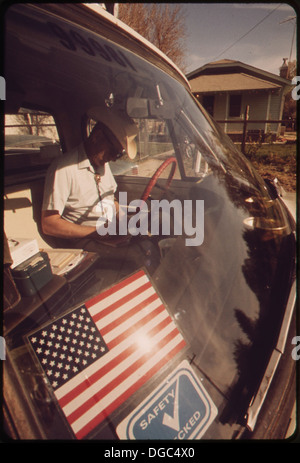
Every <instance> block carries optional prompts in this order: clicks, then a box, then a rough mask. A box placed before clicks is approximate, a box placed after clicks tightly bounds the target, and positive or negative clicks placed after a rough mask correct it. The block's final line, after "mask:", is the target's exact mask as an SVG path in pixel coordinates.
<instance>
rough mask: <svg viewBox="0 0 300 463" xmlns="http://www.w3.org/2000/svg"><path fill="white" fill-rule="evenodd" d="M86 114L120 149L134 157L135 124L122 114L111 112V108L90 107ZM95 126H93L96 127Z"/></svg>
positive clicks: (135, 150)
mask: <svg viewBox="0 0 300 463" xmlns="http://www.w3.org/2000/svg"><path fill="white" fill-rule="evenodd" d="M87 114H88V116H89V117H90V118H91V119H93V120H94V121H95V122H96V126H97V125H98V123H99V125H98V127H100V128H101V129H102V131H103V133H104V134H105V135H106V136H107V137H108V139H109V140H110V141H111V142H112V143H113V145H114V146H115V147H116V148H117V149H119V150H120V151H122V150H125V152H126V154H127V155H128V157H129V158H130V159H134V158H135V157H136V154H137V146H136V141H135V138H136V136H137V133H138V130H137V126H136V124H135V123H134V122H133V121H132V120H131V119H130V118H129V117H128V116H127V115H125V114H124V117H123V116H122V117H120V116H119V115H117V114H114V113H112V111H111V110H107V109H103V108H100V107H95V108H91V109H90V110H89V111H88V113H87ZM96 126H95V128H96Z"/></svg>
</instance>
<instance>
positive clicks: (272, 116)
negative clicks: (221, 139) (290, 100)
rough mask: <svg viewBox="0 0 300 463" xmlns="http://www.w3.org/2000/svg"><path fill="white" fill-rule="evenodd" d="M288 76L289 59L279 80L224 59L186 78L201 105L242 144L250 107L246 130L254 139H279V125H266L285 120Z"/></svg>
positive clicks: (288, 87) (274, 76) (255, 69)
mask: <svg viewBox="0 0 300 463" xmlns="http://www.w3.org/2000/svg"><path fill="white" fill-rule="evenodd" d="M287 72H288V65H287V63H286V59H284V63H283V65H282V66H281V68H280V74H279V75H278V76H277V75H276V74H272V73H270V72H267V71H263V70H261V69H258V68H256V67H253V66H249V65H248V64H244V63H241V62H240V61H233V60H228V59H224V60H220V61H215V62H212V63H208V64H206V65H204V66H202V67H200V68H199V69H196V70H195V71H193V72H190V73H189V74H187V78H188V80H189V82H190V85H191V89H192V92H193V94H194V95H195V96H196V98H197V99H198V100H199V101H200V103H201V104H202V105H203V106H204V107H205V108H206V110H207V111H208V112H209V113H210V114H211V115H212V116H213V117H214V119H215V120H216V121H219V122H220V125H221V126H222V127H223V129H224V131H225V132H226V133H227V134H228V135H229V136H230V137H231V138H232V139H233V140H234V141H240V140H241V137H242V133H243V120H242V119H243V118H244V115H245V110H246V107H247V106H249V112H248V120H249V122H248V123H247V129H248V134H251V135H252V139H255V138H257V136H258V135H259V134H262V135H263V136H264V134H267V133H272V136H273V138H275V137H276V136H278V135H280V130H281V123H280V122H272V123H267V122H265V121H266V120H272V121H279V120H281V119H282V111H283V105H284V98H285V95H286V94H287V93H288V92H289V91H290V90H291V89H292V84H291V81H290V80H288V79H287ZM250 121H259V122H250Z"/></svg>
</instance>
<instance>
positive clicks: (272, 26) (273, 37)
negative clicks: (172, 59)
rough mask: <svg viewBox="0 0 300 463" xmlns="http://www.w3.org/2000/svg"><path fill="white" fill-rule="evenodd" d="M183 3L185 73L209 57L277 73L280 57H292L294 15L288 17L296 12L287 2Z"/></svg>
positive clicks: (208, 59)
mask: <svg viewBox="0 0 300 463" xmlns="http://www.w3.org/2000/svg"><path fill="white" fill-rule="evenodd" d="M184 5H185V11H186V27H187V39H186V51H187V53H186V60H185V61H186V69H185V71H186V72H187V73H188V72H191V71H194V70H195V69H197V68H199V67H201V66H203V65H204V64H207V63H209V62H211V61H217V60H220V59H232V60H237V61H241V62H243V63H245V64H249V65H251V66H255V67H258V68H259V69H262V70H264V71H268V72H272V73H274V74H276V75H278V74H279V68H280V66H281V65H282V63H283V58H290V57H291V60H294V59H296V43H297V38H296V34H295V37H294V40H293V36H294V27H295V23H296V21H297V18H296V19H291V18H293V17H295V16H297V12H296V11H295V10H294V9H293V8H292V6H290V5H289V4H288V3H263V2H260V3H255V2H250V3H185V4H184ZM275 9H276V10H275ZM292 45H293V46H292ZM291 50H292V53H291Z"/></svg>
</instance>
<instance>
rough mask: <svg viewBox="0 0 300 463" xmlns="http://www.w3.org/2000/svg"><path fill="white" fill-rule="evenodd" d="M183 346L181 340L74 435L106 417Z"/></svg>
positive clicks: (91, 427) (91, 428) (88, 429)
mask: <svg viewBox="0 0 300 463" xmlns="http://www.w3.org/2000/svg"><path fill="white" fill-rule="evenodd" d="M184 346H185V341H184V340H182V341H181V342H180V344H178V345H177V346H175V347H174V349H173V350H172V351H170V353H169V355H168V356H166V357H164V358H163V359H161V360H160V362H159V363H157V364H156V365H154V366H153V367H152V368H151V369H150V370H149V371H148V372H147V373H146V374H145V375H144V376H142V377H141V378H140V379H139V380H138V381H137V382H136V383H135V384H133V385H132V386H131V387H130V388H129V389H127V390H126V391H125V392H124V393H123V394H122V395H120V396H119V397H118V398H117V399H116V400H115V401H114V402H112V403H111V404H110V405H109V406H108V407H107V408H106V409H105V410H102V411H101V412H100V413H99V415H97V416H95V417H94V418H93V419H92V420H91V421H89V423H87V424H86V425H85V426H84V427H83V428H82V429H80V430H79V431H78V432H77V433H76V434H75V435H76V437H77V439H83V438H84V437H85V436H86V435H87V434H88V433H89V432H90V431H92V430H93V429H94V428H95V427H96V426H97V425H98V424H100V423H101V421H103V420H104V419H105V418H107V417H108V416H109V415H110V414H111V413H112V412H113V411H115V410H116V409H117V408H118V407H119V406H120V405H121V404H122V403H124V402H125V400H127V399H128V398H129V397H130V396H131V395H132V394H133V393H134V392H136V391H137V390H138V389H140V388H141V387H142V386H143V385H144V384H145V383H146V382H147V381H148V380H149V379H151V378H152V377H153V376H154V375H155V373H157V372H158V371H159V370H160V369H161V368H162V367H163V366H164V365H165V364H166V363H167V362H168V361H169V360H170V359H171V358H172V357H174V356H175V355H176V354H177V353H178V352H180V350H181V349H183V347H184Z"/></svg>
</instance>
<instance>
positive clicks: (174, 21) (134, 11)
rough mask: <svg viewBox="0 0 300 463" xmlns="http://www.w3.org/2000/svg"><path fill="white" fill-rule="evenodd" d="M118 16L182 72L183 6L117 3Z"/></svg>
mask: <svg viewBox="0 0 300 463" xmlns="http://www.w3.org/2000/svg"><path fill="white" fill-rule="evenodd" d="M118 17H119V19H120V20H121V21H123V22H124V23H126V24H127V25H128V26H130V27H131V28H132V29H134V30H135V31H136V32H138V33H139V34H141V35H142V36H143V37H145V38H146V39H147V40H149V42H151V43H153V45H155V46H156V47H157V48H159V49H160V50H161V51H162V52H163V53H165V54H166V55H167V56H168V57H169V58H170V59H171V60H172V61H173V62H174V63H175V64H176V65H177V66H178V67H180V68H181V69H182V70H184V68H185V39H186V27H185V10H184V5H183V4H172V3H170V4H166V3H120V4H119V10H118Z"/></svg>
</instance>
